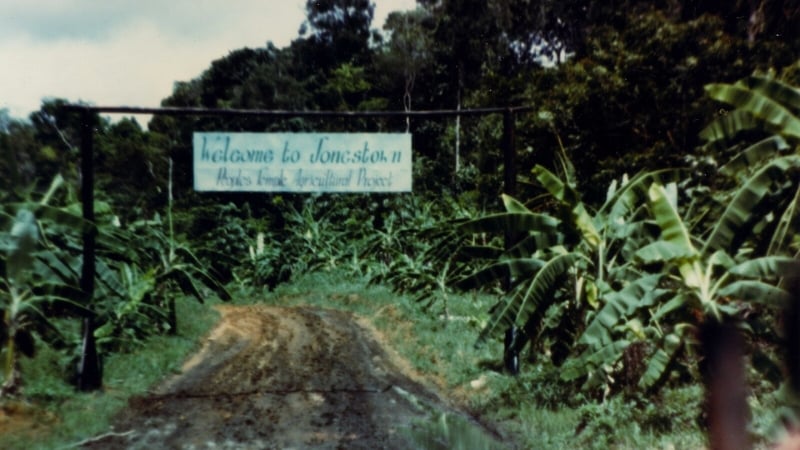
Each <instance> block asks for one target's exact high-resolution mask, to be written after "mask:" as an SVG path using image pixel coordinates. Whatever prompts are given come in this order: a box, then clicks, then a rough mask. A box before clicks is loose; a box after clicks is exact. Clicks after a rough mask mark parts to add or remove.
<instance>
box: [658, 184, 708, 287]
mask: <svg viewBox="0 0 800 450" xmlns="http://www.w3.org/2000/svg"><path fill="white" fill-rule="evenodd" d="M648 194H649V197H650V206H651V208H652V211H653V216H654V217H655V219H656V222H657V223H658V225H659V227H661V239H662V240H663V241H665V242H668V243H669V245H668V246H667V247H669V249H670V250H671V251H673V252H677V251H679V252H680V253H681V254H684V255H688V256H687V257H686V258H685V259H684V260H682V261H680V260H679V261H678V270H679V271H680V273H681V276H682V277H683V281H684V283H685V284H686V285H687V286H690V287H698V286H700V285H701V284H702V282H703V281H702V280H703V271H702V268H701V267H700V264H699V262H698V259H699V256H700V253H699V252H698V251H697V250H696V249H695V247H694V245H692V241H691V235H690V234H689V230H688V229H687V228H686V225H684V223H683V221H682V220H681V217H680V215H678V210H677V208H676V206H675V205H673V204H672V203H671V202H670V201H669V197H668V194H667V191H666V190H665V189H664V187H663V186H661V185H660V184H653V185H652V186H650V190H649V192H648Z"/></svg>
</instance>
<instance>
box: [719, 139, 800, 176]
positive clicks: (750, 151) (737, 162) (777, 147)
mask: <svg viewBox="0 0 800 450" xmlns="http://www.w3.org/2000/svg"><path fill="white" fill-rule="evenodd" d="M789 148H790V147H789V144H787V143H786V140H785V139H783V138H782V137H780V136H771V137H768V138H766V139H764V140H761V141H758V142H756V143H755V144H753V145H751V146H749V147H747V148H746V149H744V150H742V151H741V152H740V153H739V154H737V155H736V156H734V157H733V158H731V160H730V161H728V162H727V163H726V164H725V165H724V166H722V167H720V169H719V172H720V173H721V174H723V175H727V176H730V177H734V176H737V175H741V176H746V175H747V173H748V172H752V171H753V170H756V169H757V168H759V167H760V166H761V164H762V163H764V162H765V161H769V160H770V159H773V158H775V157H777V156H779V155H780V154H782V153H785V152H786V151H787V150H789Z"/></svg>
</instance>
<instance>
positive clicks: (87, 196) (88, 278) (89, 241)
mask: <svg viewBox="0 0 800 450" xmlns="http://www.w3.org/2000/svg"><path fill="white" fill-rule="evenodd" d="M81 118H82V120H81V122H82V128H81V202H82V206H83V220H84V225H83V260H82V262H81V290H82V291H83V295H84V302H85V306H86V308H87V309H89V310H91V309H92V306H93V305H92V303H93V300H94V276H95V259H94V258H95V237H96V235H97V227H96V226H95V220H94V114H93V113H92V110H90V109H84V110H83V111H82V112H81ZM94 330H95V323H94V317H93V313H90V314H89V315H88V316H87V317H84V319H83V333H82V335H83V340H82V343H81V359H80V363H79V366H78V377H77V384H78V389H80V390H82V391H90V390H95V389H99V388H100V387H101V386H102V385H103V377H102V373H101V370H100V357H99V355H98V354H97V343H96V342H95V339H94Z"/></svg>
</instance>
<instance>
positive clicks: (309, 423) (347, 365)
mask: <svg viewBox="0 0 800 450" xmlns="http://www.w3.org/2000/svg"><path fill="white" fill-rule="evenodd" d="M219 310H220V313H221V319H220V321H219V323H218V325H217V326H216V328H215V329H214V330H213V331H212V332H211V334H210V335H209V336H208V338H207V340H206V342H205V344H204V346H203V348H202V349H201V351H200V352H198V353H197V354H196V355H194V356H193V357H192V358H190V359H189V360H188V361H187V362H186V364H185V365H184V367H183V370H182V372H181V374H179V375H177V376H176V377H175V378H173V379H171V380H168V381H167V382H165V383H164V384H163V385H161V386H159V387H158V388H157V389H156V390H155V391H154V392H152V393H151V395H148V396H146V397H140V398H135V399H133V400H132V401H131V402H130V406H129V408H128V409H127V410H126V411H124V412H123V413H122V414H121V415H120V416H119V417H118V418H117V420H116V421H115V425H114V432H113V433H109V434H108V435H107V436H105V437H103V438H101V439H97V440H94V441H92V442H90V443H87V444H86V445H85V446H84V447H85V448H97V449H109V448H137V449H138V448H141V449H157V448H170V449H173V448H186V449H201V448H209V449H210V448H231V449H232V448H235V449H241V448H247V449H249V448H252V449H269V448H276V449H289V448H295V449H300V448H347V449H351V448H365V449H366V448H369V449H379V448H392V449H394V448H396V449H408V448H448V449H450V448H503V446H502V445H500V444H499V443H498V442H497V441H496V440H495V438H494V437H492V436H491V435H490V434H489V433H487V432H486V430H484V429H483V428H481V427H480V426H478V425H477V424H475V423H473V422H472V421H471V420H470V419H469V418H468V417H466V416H465V415H463V414H460V413H458V412H457V411H455V410H453V409H452V408H450V407H449V406H447V405H446V404H445V402H443V401H441V400H440V399H439V397H437V395H436V394H434V393H433V392H432V391H430V390H428V389H426V388H425V387H423V386H422V385H421V384H420V383H418V382H416V381H413V380H412V379H411V378H410V377H408V376H407V375H406V374H405V373H404V371H403V370H402V369H401V367H402V366H403V364H402V362H401V361H400V360H399V359H398V358H397V357H396V356H391V355H392V353H391V352H389V351H387V350H385V349H384V348H383V347H382V346H381V345H380V344H379V343H378V339H376V336H375V333H374V332H372V331H371V330H370V328H369V327H368V325H367V324H366V323H365V322H363V321H361V320H359V319H358V318H357V317H355V316H353V315H352V314H349V313H345V312H341V311H333V310H325V309H319V308H310V307H299V308H282V307H268V306H223V307H220V308H219Z"/></svg>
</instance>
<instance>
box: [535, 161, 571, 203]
mask: <svg viewBox="0 0 800 450" xmlns="http://www.w3.org/2000/svg"><path fill="white" fill-rule="evenodd" d="M532 172H533V175H534V176H535V177H536V180H537V181H539V183H541V185H542V186H543V187H544V188H545V189H546V190H547V192H549V193H550V195H552V196H553V197H555V198H556V199H557V200H559V201H561V202H564V203H567V204H570V205H573V204H575V203H576V202H577V201H578V199H577V198H575V195H574V193H571V192H570V189H569V186H567V184H566V183H564V182H563V181H562V180H561V178H559V177H558V176H557V175H556V174H554V173H553V172H551V171H549V170H548V169H547V168H545V167H543V166H540V165H538V164H537V165H536V167H534V168H533V170H532Z"/></svg>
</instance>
